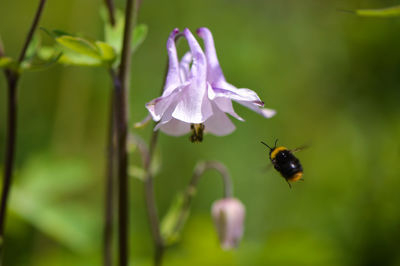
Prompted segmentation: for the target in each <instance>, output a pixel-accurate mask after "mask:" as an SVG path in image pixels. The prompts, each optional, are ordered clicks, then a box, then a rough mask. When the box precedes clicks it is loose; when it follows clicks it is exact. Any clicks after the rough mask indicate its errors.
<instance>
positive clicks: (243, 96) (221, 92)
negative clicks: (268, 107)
mask: <svg viewBox="0 0 400 266" xmlns="http://www.w3.org/2000/svg"><path fill="white" fill-rule="evenodd" d="M219 85H221V87H213V90H212V92H211V93H210V92H209V97H210V99H211V100H213V99H214V98H216V97H224V98H229V99H232V100H235V101H245V102H251V103H253V104H256V105H258V106H264V103H263V101H261V99H260V98H259V97H258V95H257V93H255V92H254V91H252V90H249V89H237V88H235V87H234V86H233V85H231V84H229V83H227V82H224V83H223V84H222V83H221V84H219Z"/></svg>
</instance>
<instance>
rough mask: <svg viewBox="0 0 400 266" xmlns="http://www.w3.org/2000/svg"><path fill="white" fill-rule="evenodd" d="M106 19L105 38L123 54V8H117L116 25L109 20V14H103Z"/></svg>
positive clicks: (117, 51)
mask: <svg viewBox="0 0 400 266" xmlns="http://www.w3.org/2000/svg"><path fill="white" fill-rule="evenodd" d="M102 17H103V18H104V19H105V20H104V21H105V22H104V24H105V26H104V38H105V41H106V43H108V44H109V45H111V46H112V47H113V48H114V49H115V52H116V53H117V54H121V50H122V37H123V34H124V23H125V19H124V15H123V13H122V11H121V10H119V9H117V10H115V25H114V27H113V26H111V25H110V23H108V22H107V20H108V19H107V15H106V16H104V15H103V16H102Z"/></svg>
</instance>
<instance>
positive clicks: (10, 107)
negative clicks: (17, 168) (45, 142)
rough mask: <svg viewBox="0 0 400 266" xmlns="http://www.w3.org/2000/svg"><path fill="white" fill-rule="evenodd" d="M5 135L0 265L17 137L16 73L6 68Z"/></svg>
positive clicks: (0, 215)
mask: <svg viewBox="0 0 400 266" xmlns="http://www.w3.org/2000/svg"><path fill="white" fill-rule="evenodd" d="M6 77H7V85H8V95H7V97H8V98H7V135H6V150H5V161H4V177H3V189H2V194H1V204H0V265H1V264H2V263H1V262H2V260H3V253H4V228H5V222H6V211H7V203H8V196H9V194H10V188H11V182H12V174H13V168H14V159H15V146H16V138H17V110H18V109H17V108H18V99H17V85H18V75H17V74H15V73H13V72H11V71H9V70H7V71H6Z"/></svg>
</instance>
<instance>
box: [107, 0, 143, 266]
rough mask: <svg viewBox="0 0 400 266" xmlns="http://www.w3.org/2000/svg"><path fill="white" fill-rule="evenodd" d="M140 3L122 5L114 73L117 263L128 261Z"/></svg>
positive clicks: (122, 263) (123, 264)
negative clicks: (131, 98)
mask: <svg viewBox="0 0 400 266" xmlns="http://www.w3.org/2000/svg"><path fill="white" fill-rule="evenodd" d="M138 9H139V5H138V1H137V0H136V1H135V0H127V1H126V8H125V27H124V37H123V44H122V54H121V64H120V66H119V70H118V76H116V75H113V76H114V88H115V114H116V123H117V126H116V131H117V140H118V141H117V150H118V244H119V245H118V246H119V249H118V257H119V265H120V266H127V265H128V259H129V257H128V237H129V227H128V225H129V215H128V208H129V205H128V204H129V194H128V188H129V182H128V151H127V138H128V110H129V108H128V90H129V83H130V75H129V73H130V69H131V67H130V66H131V55H132V47H131V43H132V33H133V29H134V27H135V23H136V18H137V13H138Z"/></svg>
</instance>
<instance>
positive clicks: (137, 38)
mask: <svg viewBox="0 0 400 266" xmlns="http://www.w3.org/2000/svg"><path fill="white" fill-rule="evenodd" d="M147 32H148V27H147V25H146V24H139V25H137V26H136V27H135V29H134V31H133V37H132V52H133V53H134V52H136V50H137V49H138V48H139V46H140V45H141V44H142V43H143V42H144V40H145V39H146V37H147Z"/></svg>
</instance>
